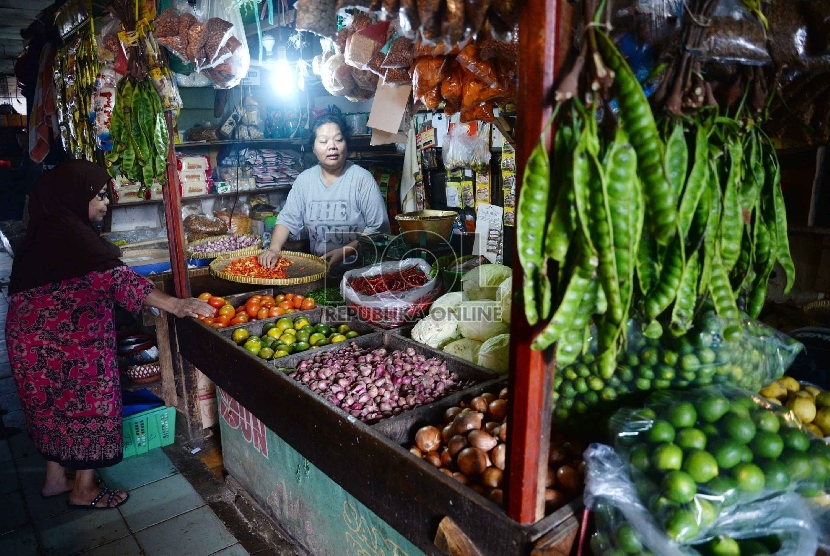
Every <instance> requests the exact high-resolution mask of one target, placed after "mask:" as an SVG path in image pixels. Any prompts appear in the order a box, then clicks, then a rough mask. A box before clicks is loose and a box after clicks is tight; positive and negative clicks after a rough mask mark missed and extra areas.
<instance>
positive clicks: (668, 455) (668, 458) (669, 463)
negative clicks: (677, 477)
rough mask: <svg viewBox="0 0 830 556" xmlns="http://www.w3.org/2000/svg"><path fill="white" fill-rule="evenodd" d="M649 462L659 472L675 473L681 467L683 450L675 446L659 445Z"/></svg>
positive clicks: (668, 444)
mask: <svg viewBox="0 0 830 556" xmlns="http://www.w3.org/2000/svg"><path fill="white" fill-rule="evenodd" d="M651 462H652V463H653V464H654V467H655V468H657V469H659V470H660V471H677V470H679V469H680V467H681V466H682V465H683V450H681V449H680V447H679V446H677V445H676V444H670V443H664V444H659V445H658V446H657V447H656V448H655V449H654V452H653V453H652V456H651Z"/></svg>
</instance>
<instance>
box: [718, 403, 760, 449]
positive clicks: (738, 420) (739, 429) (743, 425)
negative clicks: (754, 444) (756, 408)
mask: <svg viewBox="0 0 830 556" xmlns="http://www.w3.org/2000/svg"><path fill="white" fill-rule="evenodd" d="M723 429H724V431H725V432H726V434H728V435H729V436H730V437H732V438H733V439H734V440H735V441H736V442H740V443H741V444H748V443H749V442H751V441H752V439H753V438H754V437H755V423H753V422H752V419H750V417H749V413H748V412H747V414H746V415H743V414H739V413H736V412H735V411H734V408H733V410H732V411H730V412H729V413H727V414H726V415H725V416H724V417H723Z"/></svg>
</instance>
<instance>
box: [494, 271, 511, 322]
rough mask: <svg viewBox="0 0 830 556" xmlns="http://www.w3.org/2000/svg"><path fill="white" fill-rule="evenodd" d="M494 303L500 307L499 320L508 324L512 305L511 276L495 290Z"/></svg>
mask: <svg viewBox="0 0 830 556" xmlns="http://www.w3.org/2000/svg"><path fill="white" fill-rule="evenodd" d="M496 301H498V302H499V306H500V307H501V320H503V321H504V322H506V323H507V324H510V308H511V306H512V304H513V277H512V276H511V277H510V278H508V279H507V280H505V281H504V282H502V283H501V284H499V289H498V290H496Z"/></svg>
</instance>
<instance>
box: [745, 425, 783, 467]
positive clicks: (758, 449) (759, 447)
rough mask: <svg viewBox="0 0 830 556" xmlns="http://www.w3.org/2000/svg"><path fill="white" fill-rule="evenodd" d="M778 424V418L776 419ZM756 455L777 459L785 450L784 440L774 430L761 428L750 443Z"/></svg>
mask: <svg viewBox="0 0 830 556" xmlns="http://www.w3.org/2000/svg"><path fill="white" fill-rule="evenodd" d="M775 423H776V424H778V419H775ZM750 446H751V447H752V451H753V452H754V453H755V455H756V456H760V457H762V458H767V459H776V458H777V457H778V456H780V455H781V452H783V451H784V441H783V440H781V437H780V436H778V435H777V434H775V433H774V432H769V431H766V430H760V431H758V432H757V433H755V438H753V439H752V443H751V444H750Z"/></svg>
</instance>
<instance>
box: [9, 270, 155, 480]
mask: <svg viewBox="0 0 830 556" xmlns="http://www.w3.org/2000/svg"><path fill="white" fill-rule="evenodd" d="M152 291H153V285H152V284H150V283H149V282H148V281H147V280H145V279H144V278H142V277H141V276H140V275H138V274H137V273H136V272H135V271H133V270H132V269H130V268H129V267H127V266H119V267H116V268H113V269H111V270H108V271H106V272H90V273H89V274H87V275H85V276H82V277H80V278H72V279H68V280H64V281H62V282H59V283H53V284H49V285H46V286H41V287H38V288H33V289H30V290H26V291H22V292H19V293H16V294H14V295H12V296H11V302H10V303H9V313H8V316H7V319H6V341H7V343H8V351H9V359H10V361H11V367H12V374H13V376H14V379H15V382H16V383H17V388H18V392H19V394H20V400H21V402H22V404H23V408H24V411H25V414H26V423H27V426H28V429H29V435H30V436H31V437H32V440H33V441H34V442H35V445H37V447H38V449H39V450H40V452H41V453H42V454H43V457H44V458H46V459H47V460H50V461H55V462H58V463H60V464H61V465H62V466H64V467H67V468H71V469H92V468H98V467H107V466H110V465H115V464H116V463H118V462H119V461H121V458H122V455H123V438H122V423H121V421H122V415H121V384H120V381H119V375H118V362H117V360H116V351H115V347H116V346H115V323H114V321H113V314H112V310H113V304H114V303H117V304H118V305H120V306H121V307H123V308H125V309H126V310H128V311H130V312H132V313H137V312H138V311H139V310H140V309H141V305H142V303H144V300H145V299H146V298H147V296H148V295H149V294H150V292H152Z"/></svg>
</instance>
